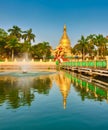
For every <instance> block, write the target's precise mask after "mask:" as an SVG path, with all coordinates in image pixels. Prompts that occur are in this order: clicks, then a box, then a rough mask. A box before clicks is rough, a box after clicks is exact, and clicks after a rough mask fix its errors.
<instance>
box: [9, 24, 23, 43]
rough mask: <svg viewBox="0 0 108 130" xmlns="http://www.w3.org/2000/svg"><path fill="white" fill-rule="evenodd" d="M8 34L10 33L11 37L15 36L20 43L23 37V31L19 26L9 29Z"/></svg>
mask: <svg viewBox="0 0 108 130" xmlns="http://www.w3.org/2000/svg"><path fill="white" fill-rule="evenodd" d="M8 32H9V33H10V36H15V37H16V38H17V39H18V41H20V39H21V37H22V35H21V33H22V30H21V28H19V27H18V26H13V28H10V29H8Z"/></svg>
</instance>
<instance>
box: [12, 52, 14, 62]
mask: <svg viewBox="0 0 108 130" xmlns="http://www.w3.org/2000/svg"><path fill="white" fill-rule="evenodd" d="M13 60H14V49H12V61H13Z"/></svg>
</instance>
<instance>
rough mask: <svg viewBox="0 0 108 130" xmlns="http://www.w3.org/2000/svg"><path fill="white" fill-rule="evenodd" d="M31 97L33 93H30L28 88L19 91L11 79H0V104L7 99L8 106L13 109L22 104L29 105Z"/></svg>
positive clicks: (32, 97)
mask: <svg viewBox="0 0 108 130" xmlns="http://www.w3.org/2000/svg"><path fill="white" fill-rule="evenodd" d="M33 99H34V94H32V93H31V91H30V89H26V91H22V90H20V91H19V88H17V87H16V82H15V81H14V80H13V79H7V80H5V81H4V80H1V81H0V104H2V103H3V102H5V101H7V103H8V104H9V106H10V107H12V108H14V109H15V108H18V107H20V106H23V105H29V106H30V104H31V102H32V101H33Z"/></svg>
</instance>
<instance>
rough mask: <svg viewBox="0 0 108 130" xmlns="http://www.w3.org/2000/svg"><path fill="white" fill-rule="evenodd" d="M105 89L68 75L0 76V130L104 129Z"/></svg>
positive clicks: (107, 115) (107, 116) (107, 114)
mask: <svg viewBox="0 0 108 130" xmlns="http://www.w3.org/2000/svg"><path fill="white" fill-rule="evenodd" d="M107 91H108V88H107V87H105V88H104V89H103V88H100V87H98V86H96V85H94V84H92V83H91V82H89V83H88V82H87V81H84V80H81V79H80V78H78V77H76V76H75V75H73V74H69V73H68V72H56V73H51V74H50V73H47V74H41V75H38V76H37V75H36V76H35V75H29V76H28V75H27V76H26V75H24V76H16V75H15V74H14V75H12V74H11V75H9V74H7V75H6V74H4V75H3V74H1V76H0V130H55V129H62V130H72V129H73V130H102V129H103V130H108V104H107V102H108V99H107V97H108V92H107Z"/></svg>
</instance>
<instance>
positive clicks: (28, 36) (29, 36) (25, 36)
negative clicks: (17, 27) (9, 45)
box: [22, 28, 36, 43]
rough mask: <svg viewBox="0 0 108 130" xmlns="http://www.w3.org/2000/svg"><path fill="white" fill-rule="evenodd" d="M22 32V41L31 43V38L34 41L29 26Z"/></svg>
mask: <svg viewBox="0 0 108 130" xmlns="http://www.w3.org/2000/svg"><path fill="white" fill-rule="evenodd" d="M23 33H24V34H23V35H22V38H23V39H24V41H26V42H28V43H31V41H32V40H33V42H35V37H36V36H35V34H33V33H32V29H31V28H30V29H29V30H27V31H24V32H23Z"/></svg>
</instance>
